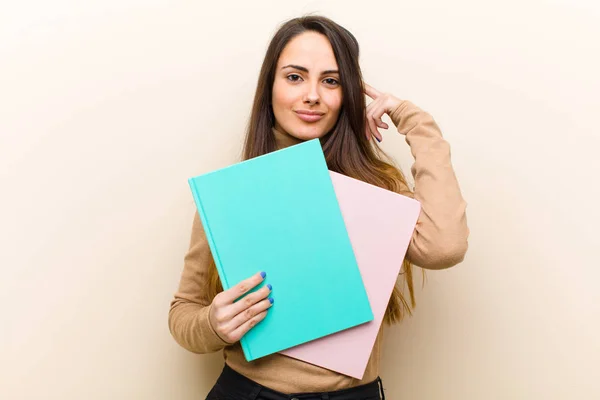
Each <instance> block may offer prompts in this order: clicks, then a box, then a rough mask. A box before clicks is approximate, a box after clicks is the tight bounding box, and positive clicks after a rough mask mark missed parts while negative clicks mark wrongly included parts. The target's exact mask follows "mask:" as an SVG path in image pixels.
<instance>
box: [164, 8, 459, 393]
mask: <svg viewBox="0 0 600 400" xmlns="http://www.w3.org/2000/svg"><path fill="white" fill-rule="evenodd" d="M358 56H359V48H358V43H357V41H356V39H355V38H354V36H353V35H352V34H351V33H350V32H348V31H347V30H346V29H344V28H343V27H341V26H339V25H337V24H336V23H334V22H333V21H331V20H329V19H327V18H324V17H315V16H310V17H304V18H297V19H293V20H291V21H288V22H287V23H285V24H284V25H282V26H281V28H280V29H279V30H278V32H277V33H276V34H275V35H274V37H273V39H272V41H271V43H270V45H269V47H268V50H267V53H266V56H265V59H264V62H263V65H262V69H261V72H260V76H259V80H258V86H257V89H256V95H255V98H254V104H253V108H252V113H251V118H250V124H249V126H248V132H247V135H246V140H245V146H244V159H250V158H253V157H257V156H260V155H263V154H266V153H269V152H271V151H274V150H277V149H281V148H284V147H286V146H290V145H294V144H296V143H300V142H302V141H304V140H309V139H314V138H320V141H321V144H322V147H323V151H324V153H325V156H326V159H327V163H328V166H329V169H331V170H333V171H336V172H339V173H343V174H345V175H348V176H351V177H353V178H357V179H361V180H363V181H365V182H369V183H371V184H374V185H378V186H380V187H383V188H386V189H389V190H393V191H395V192H398V193H401V194H404V195H407V196H411V197H414V198H416V199H417V200H419V201H420V202H421V206H422V212H421V215H420V217H419V220H418V223H417V227H416V229H415V232H414V236H413V238H412V241H411V243H410V246H409V249H408V252H407V258H406V260H404V272H405V273H404V274H403V275H402V276H403V277H404V278H405V279H406V282H407V284H408V288H409V294H410V300H411V304H412V306H413V307H414V295H413V286H412V269H411V263H414V264H415V265H418V266H419V267H421V268H427V269H441V268H448V267H451V266H453V265H456V264H457V263H459V262H461V261H462V259H463V257H464V255H465V253H466V251H467V237H468V228H467V224H466V216H465V208H466V203H465V201H464V200H463V198H462V196H461V192H460V189H459V186H458V182H457V180H456V177H455V174H454V171H453V169H452V165H451V162H450V149H449V145H448V143H447V142H446V141H445V140H444V139H443V138H442V135H441V133H440V130H439V128H438V126H437V125H436V123H435V122H434V120H433V119H432V117H431V116H429V115H428V114H427V113H425V112H423V111H421V110H420V109H419V108H417V107H416V106H415V105H414V104H412V103H410V102H409V101H406V100H400V99H398V98H397V97H395V96H392V95H390V94H384V93H380V92H379V91H377V90H376V89H374V88H372V87H370V86H369V85H367V84H365V83H363V81H362V76H361V71H360V67H359V63H358ZM365 94H366V95H367V96H369V97H370V98H372V100H373V101H372V102H370V104H369V105H368V106H366V102H365V96H364V95H365ZM383 114H387V115H389V116H390V118H391V119H392V121H393V123H394V124H395V125H396V127H397V130H398V132H400V133H401V134H403V135H406V140H407V142H408V144H409V145H410V147H411V152H412V154H413V156H414V157H415V163H414V165H413V167H412V170H411V171H412V173H413V175H414V178H415V189H414V194H413V193H412V192H411V191H410V190H409V188H408V187H407V185H406V181H405V179H404V177H403V175H402V173H401V172H400V171H399V170H398V169H396V168H395V167H393V166H392V165H391V164H389V163H386V162H385V161H383V159H382V157H381V152H380V151H379V150H378V147H377V145H376V144H375V143H374V142H373V141H372V140H371V138H373V137H374V138H375V139H376V140H377V141H379V142H381V140H382V136H381V133H380V132H379V130H378V128H382V129H388V128H389V127H388V125H387V124H386V123H385V122H383V121H382V120H381V117H382V116H383ZM184 261H185V262H184V270H183V274H182V277H181V282H180V287H179V290H178V292H177V293H176V294H175V298H174V300H173V301H172V303H171V310H170V313H169V327H170V330H171V333H172V335H173V337H174V338H175V339H176V341H177V342H178V343H179V344H180V345H181V346H183V347H184V348H186V349H188V350H189V351H192V352H195V353H208V352H215V351H218V350H221V349H223V350H224V352H223V354H224V358H225V368H224V369H223V372H222V374H221V376H220V377H219V379H218V381H217V383H216V384H215V386H214V387H213V388H212V390H211V392H210V393H209V395H208V399H273V400H277V399H291V398H299V399H325V398H328V399H338V400H343V399H346V400H351V399H379V398H380V396H382V397H381V398H383V387H382V383H381V380H380V379H379V361H380V355H381V336H382V331H383V325H382V329H381V330H380V332H379V335H378V338H377V341H376V342H375V345H374V347H373V351H372V354H371V358H370V360H369V363H368V366H367V369H366V371H365V374H364V377H363V379H362V380H357V379H355V378H351V377H348V376H344V375H341V374H338V373H335V372H333V371H329V370H326V369H323V368H320V367H317V366H314V365H311V364H308V363H304V362H302V361H299V360H296V359H292V358H289V357H286V356H283V355H280V354H274V355H271V356H268V357H264V358H261V359H258V360H255V361H253V362H251V363H249V362H247V361H246V360H245V358H244V355H243V352H242V349H241V346H240V344H239V340H240V338H241V337H242V336H243V335H244V334H245V333H246V332H248V330H250V329H252V327H253V326H254V325H256V324H257V323H259V322H260V321H261V320H262V319H263V318H264V317H265V315H266V314H267V313H268V312H269V308H270V307H271V306H272V304H273V299H272V298H271V297H270V290H271V289H270V288H269V287H267V286H265V287H263V288H262V289H260V290H258V291H255V292H254V293H251V294H248V295H247V296H246V297H247V298H248V301H244V302H235V303H234V300H235V299H237V298H238V297H240V296H242V295H244V294H245V293H246V292H248V291H250V290H251V289H252V288H253V287H255V286H256V285H258V284H259V283H260V282H261V281H262V280H263V279H264V273H257V274H256V275H254V276H252V277H249V278H248V279H247V280H245V281H243V282H241V283H239V284H238V285H236V286H234V287H232V288H230V289H229V290H226V291H223V290H222V287H221V286H220V282H219V278H218V275H217V272H216V268H215V265H214V261H213V260H212V256H211V253H210V249H209V246H208V243H207V241H206V237H205V234H204V232H203V228H202V224H201V222H200V219H199V217H198V214H197V213H196V215H195V217H194V222H193V227H192V234H191V242H190V248H189V251H188V253H187V255H186V257H185V260H184ZM407 312H408V313H410V312H411V307H410V306H409V305H408V302H407V301H406V300H405V299H404V297H403V296H402V294H401V292H400V290H399V289H398V288H396V289H395V290H394V293H393V295H392V297H391V299H390V302H389V305H388V309H387V310H386V317H385V320H386V322H387V323H393V322H397V321H399V320H400V319H401V317H402V315H404V314H405V313H407Z"/></svg>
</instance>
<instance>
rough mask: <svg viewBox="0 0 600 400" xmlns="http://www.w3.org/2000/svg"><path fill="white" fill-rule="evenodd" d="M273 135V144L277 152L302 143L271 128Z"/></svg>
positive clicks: (287, 134)
mask: <svg viewBox="0 0 600 400" xmlns="http://www.w3.org/2000/svg"><path fill="white" fill-rule="evenodd" d="M273 135H274V136H275V143H276V146H277V150H280V149H285V148H286V147H289V146H293V145H295V144H298V143H302V142H303V140H302V139H298V138H296V137H294V136H292V135H290V134H289V133H284V132H281V131H279V130H277V129H275V128H273Z"/></svg>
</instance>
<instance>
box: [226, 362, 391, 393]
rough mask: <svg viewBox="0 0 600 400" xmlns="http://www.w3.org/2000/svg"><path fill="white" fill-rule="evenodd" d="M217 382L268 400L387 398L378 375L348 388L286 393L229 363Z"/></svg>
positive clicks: (236, 390) (227, 387) (238, 391)
mask: <svg viewBox="0 0 600 400" xmlns="http://www.w3.org/2000/svg"><path fill="white" fill-rule="evenodd" d="M217 383H218V384H219V385H220V386H221V388H222V389H226V390H229V389H231V390H235V392H237V393H244V395H245V397H246V398H247V399H249V400H254V399H256V398H257V397H258V396H259V395H260V396H261V398H265V399H268V400H356V399H363V398H377V399H382V400H384V399H385V394H384V393H383V384H382V382H381V378H380V377H377V379H375V380H374V381H372V382H370V383H367V384H364V385H360V386H355V387H352V388H348V389H341V390H336V391H331V392H310V393H292V394H285V393H281V392H278V391H276V390H273V389H270V388H268V387H266V386H263V385H261V384H259V383H257V382H254V381H253V380H251V379H249V378H247V377H245V376H244V375H242V374H240V373H239V372H237V371H235V370H234V369H232V368H231V367H230V366H229V365H227V363H225V366H224V367H223V371H222V372H221V375H220V376H219V378H218V380H217Z"/></svg>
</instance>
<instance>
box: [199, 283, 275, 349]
mask: <svg viewBox="0 0 600 400" xmlns="http://www.w3.org/2000/svg"><path fill="white" fill-rule="evenodd" d="M264 278H265V273H264V272H261V273H258V274H256V275H254V276H251V277H250V278H248V279H245V280H243V281H241V282H240V283H238V284H237V285H235V286H232V287H231V288H229V289H227V290H225V291H223V292H221V293H219V294H217V295H216V296H215V298H214V299H213V301H212V307H211V310H210V315H209V318H210V323H211V325H212V327H213V328H214V330H215V332H217V334H218V335H219V336H220V337H221V339H223V340H224V341H226V342H227V343H231V344H233V343H235V342H237V341H238V340H240V339H241V338H242V336H244V335H245V334H246V332H248V331H249V330H250V329H251V328H252V327H253V326H255V325H256V324H257V323H259V322H260V321H262V320H263V319H264V318H265V316H266V315H267V310H268V309H269V308H270V307H271V305H273V299H272V298H270V297H268V296H269V294H270V293H271V289H272V288H271V285H265V286H264V287H262V288H260V289H259V290H257V291H255V292H253V293H250V294H246V293H248V292H249V291H250V290H252V289H253V288H254V287H256V286H257V285H258V284H260V283H261V282H262V281H263V279H264ZM244 295H245V296H244ZM241 296H244V297H243V298H241V299H240V300H238V301H235V300H236V299H238V298H240V297H241Z"/></svg>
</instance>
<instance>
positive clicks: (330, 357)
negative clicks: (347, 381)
mask: <svg viewBox="0 0 600 400" xmlns="http://www.w3.org/2000/svg"><path fill="white" fill-rule="evenodd" d="M330 174H331V178H332V182H333V185H334V188H335V191H336V195H337V198H338V202H339V205H340V209H341V211H342V215H343V218H344V221H345V224H346V228H347V231H348V235H349V236H350V241H351V243H352V246H353V249H354V254H355V256H356V259H357V262H358V266H359V269H360V272H361V275H362V278H363V282H364V284H365V287H366V290H367V295H368V297H369V301H370V304H371V308H372V311H373V314H374V319H373V320H372V321H370V322H368V323H366V324H363V325H360V326H356V327H353V328H351V329H347V330H344V331H342V332H338V333H335V334H332V335H329V336H327V337H323V338H320V339H317V340H314V341H311V342H309V343H305V344H302V345H299V346H296V347H294V348H291V349H287V350H285V351H283V352H281V353H282V354H284V355H287V356H289V357H293V358H296V359H299V360H302V361H305V362H308V363H311V364H315V365H318V366H321V367H323V368H327V369H330V370H333V371H336V372H339V373H341V374H344V375H348V376H351V377H354V378H357V379H362V377H363V375H364V372H365V369H366V366H367V363H368V361H369V357H370V355H371V351H372V349H373V345H374V343H375V340H376V338H377V335H378V332H379V329H380V327H381V324H382V322H383V318H384V315H385V311H386V308H387V305H388V302H389V299H390V297H391V294H392V291H393V289H394V285H395V282H396V279H397V278H398V274H399V273H400V270H401V267H402V262H403V260H404V257H405V255H406V251H407V249H408V246H409V243H410V240H411V238H412V235H413V232H414V229H415V226H416V223H417V220H418V217H419V213H420V211H421V205H420V203H419V202H418V201H416V200H414V199H412V198H409V197H406V196H403V195H400V194H397V193H395V192H391V191H389V190H385V189H382V188H379V187H377V186H374V185H370V184H368V183H365V182H362V181H360V180H356V179H353V178H349V177H347V176H345V175H341V174H338V173H336V172H333V171H330Z"/></svg>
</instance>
